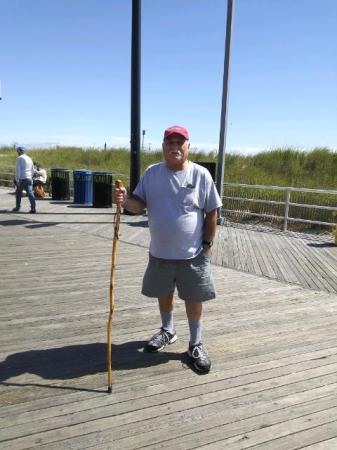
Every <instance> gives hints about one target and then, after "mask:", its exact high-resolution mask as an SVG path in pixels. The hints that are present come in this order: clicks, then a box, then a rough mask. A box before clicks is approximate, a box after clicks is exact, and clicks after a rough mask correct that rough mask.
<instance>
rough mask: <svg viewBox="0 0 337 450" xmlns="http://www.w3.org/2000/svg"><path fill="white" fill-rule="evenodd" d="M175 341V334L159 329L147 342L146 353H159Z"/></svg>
mask: <svg viewBox="0 0 337 450" xmlns="http://www.w3.org/2000/svg"><path fill="white" fill-rule="evenodd" d="M176 340H177V333H176V332H175V331H174V332H173V333H170V332H168V331H167V330H164V328H161V329H160V330H159V331H158V333H156V334H154V335H153V336H152V338H151V339H150V340H149V342H148V343H147V344H146V347H145V349H146V351H148V352H151V353H154V352H160V350H163V348H164V347H166V346H167V345H170V344H173V343H174V342H175V341H176Z"/></svg>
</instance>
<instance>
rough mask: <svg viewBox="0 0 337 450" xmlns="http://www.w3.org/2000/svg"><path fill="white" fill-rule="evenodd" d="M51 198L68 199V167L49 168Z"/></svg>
mask: <svg viewBox="0 0 337 450" xmlns="http://www.w3.org/2000/svg"><path fill="white" fill-rule="evenodd" d="M50 180H51V198H52V200H69V199H70V169H63V168H61V167H55V168H52V169H51V177H50Z"/></svg>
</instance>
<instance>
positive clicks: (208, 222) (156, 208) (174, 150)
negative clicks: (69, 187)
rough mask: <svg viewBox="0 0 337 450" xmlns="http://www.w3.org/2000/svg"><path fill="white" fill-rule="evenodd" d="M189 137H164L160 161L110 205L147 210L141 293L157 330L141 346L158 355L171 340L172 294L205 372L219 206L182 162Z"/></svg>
mask: <svg viewBox="0 0 337 450" xmlns="http://www.w3.org/2000/svg"><path fill="white" fill-rule="evenodd" d="M189 149H190V143H189V133H188V131H187V130H186V128H184V127H181V126H180V125H174V126H172V127H169V128H167V129H166V130H165V132H164V139H163V156H164V160H165V161H164V162H162V163H158V164H153V165H151V166H149V167H148V168H147V169H146V170H145V172H144V175H143V177H142V178H141V180H140V181H139V183H138V185H137V186H136V189H135V190H134V191H133V193H132V195H131V196H130V197H128V196H127V193H126V189H125V188H114V191H113V194H114V202H115V203H119V204H122V206H123V207H124V208H125V209H126V210H128V211H130V212H132V213H137V212H140V211H141V210H143V209H144V208H147V210H148V217H149V229H150V235H151V243H150V249H149V262H148V266H147V269H146V271H145V275H144V279H143V288H142V293H143V294H144V295H146V296H148V297H155V298H158V306H159V312H160V316H161V322H162V326H161V328H160V330H159V331H158V332H157V333H155V334H154V335H153V336H152V338H151V339H150V340H149V341H148V343H147V345H146V350H147V351H149V352H158V351H160V350H162V349H163V348H164V347H166V346H167V345H169V344H173V343H174V342H175V341H176V340H177V334H176V331H175V327H174V322H173V308H174V291H175V288H177V291H178V296H179V297H180V298H181V299H182V300H183V301H184V302H185V309H186V315H187V319H188V324H189V331H190V339H189V345H188V349H187V354H188V356H189V358H190V361H191V363H192V365H193V366H194V368H195V369H196V370H198V371H199V372H201V373H207V372H209V370H210V368H211V360H210V357H209V355H208V352H207V351H206V348H205V346H204V345H203V343H202V323H201V318H202V310H203V304H204V302H206V301H207V300H211V299H214V298H215V287H214V283H213V278H212V275H211V252H212V244H213V239H214V236H215V231H216V224H217V209H218V208H219V207H220V206H221V205H222V202H221V199H220V197H219V195H218V193H217V190H216V188H215V185H214V183H213V180H212V177H211V175H210V173H209V171H208V170H207V169H205V168H204V167H202V166H200V165H198V164H195V163H193V162H192V161H189V160H188V154H189Z"/></svg>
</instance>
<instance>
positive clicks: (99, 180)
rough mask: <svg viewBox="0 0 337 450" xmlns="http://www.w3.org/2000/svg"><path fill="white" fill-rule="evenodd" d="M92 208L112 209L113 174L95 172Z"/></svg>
mask: <svg viewBox="0 0 337 450" xmlns="http://www.w3.org/2000/svg"><path fill="white" fill-rule="evenodd" d="M92 206H93V207H94V208H111V207H112V172H104V171H99V172H93V174H92Z"/></svg>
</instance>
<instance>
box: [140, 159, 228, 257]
mask: <svg viewBox="0 0 337 450" xmlns="http://www.w3.org/2000/svg"><path fill="white" fill-rule="evenodd" d="M133 193H134V194H135V195H137V196H138V197H140V198H141V199H142V200H144V202H145V203H146V207H147V210H148V216H149V227H150V234H151V243H150V253H151V255H152V256H155V257H157V258H164V259H189V258H193V257H194V256H196V255H197V254H198V253H199V251H200V249H201V247H202V238H203V224H204V219H205V213H207V212H210V211H212V210H214V209H216V208H219V207H220V206H221V205H222V202H221V199H220V197H219V195H218V192H217V190H216V188H215V185H214V182H213V180H212V177H211V175H210V173H209V172H208V170H207V169H205V168H204V167H202V166H200V165H198V164H195V163H193V162H191V161H189V162H188V165H187V167H186V169H184V170H180V171H173V170H170V169H168V167H167V166H166V163H159V164H154V165H152V166H149V167H148V168H147V169H146V170H145V172H144V175H143V177H142V178H141V180H140V181H139V183H138V185H137V187H136V189H135V190H134V191H133Z"/></svg>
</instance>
